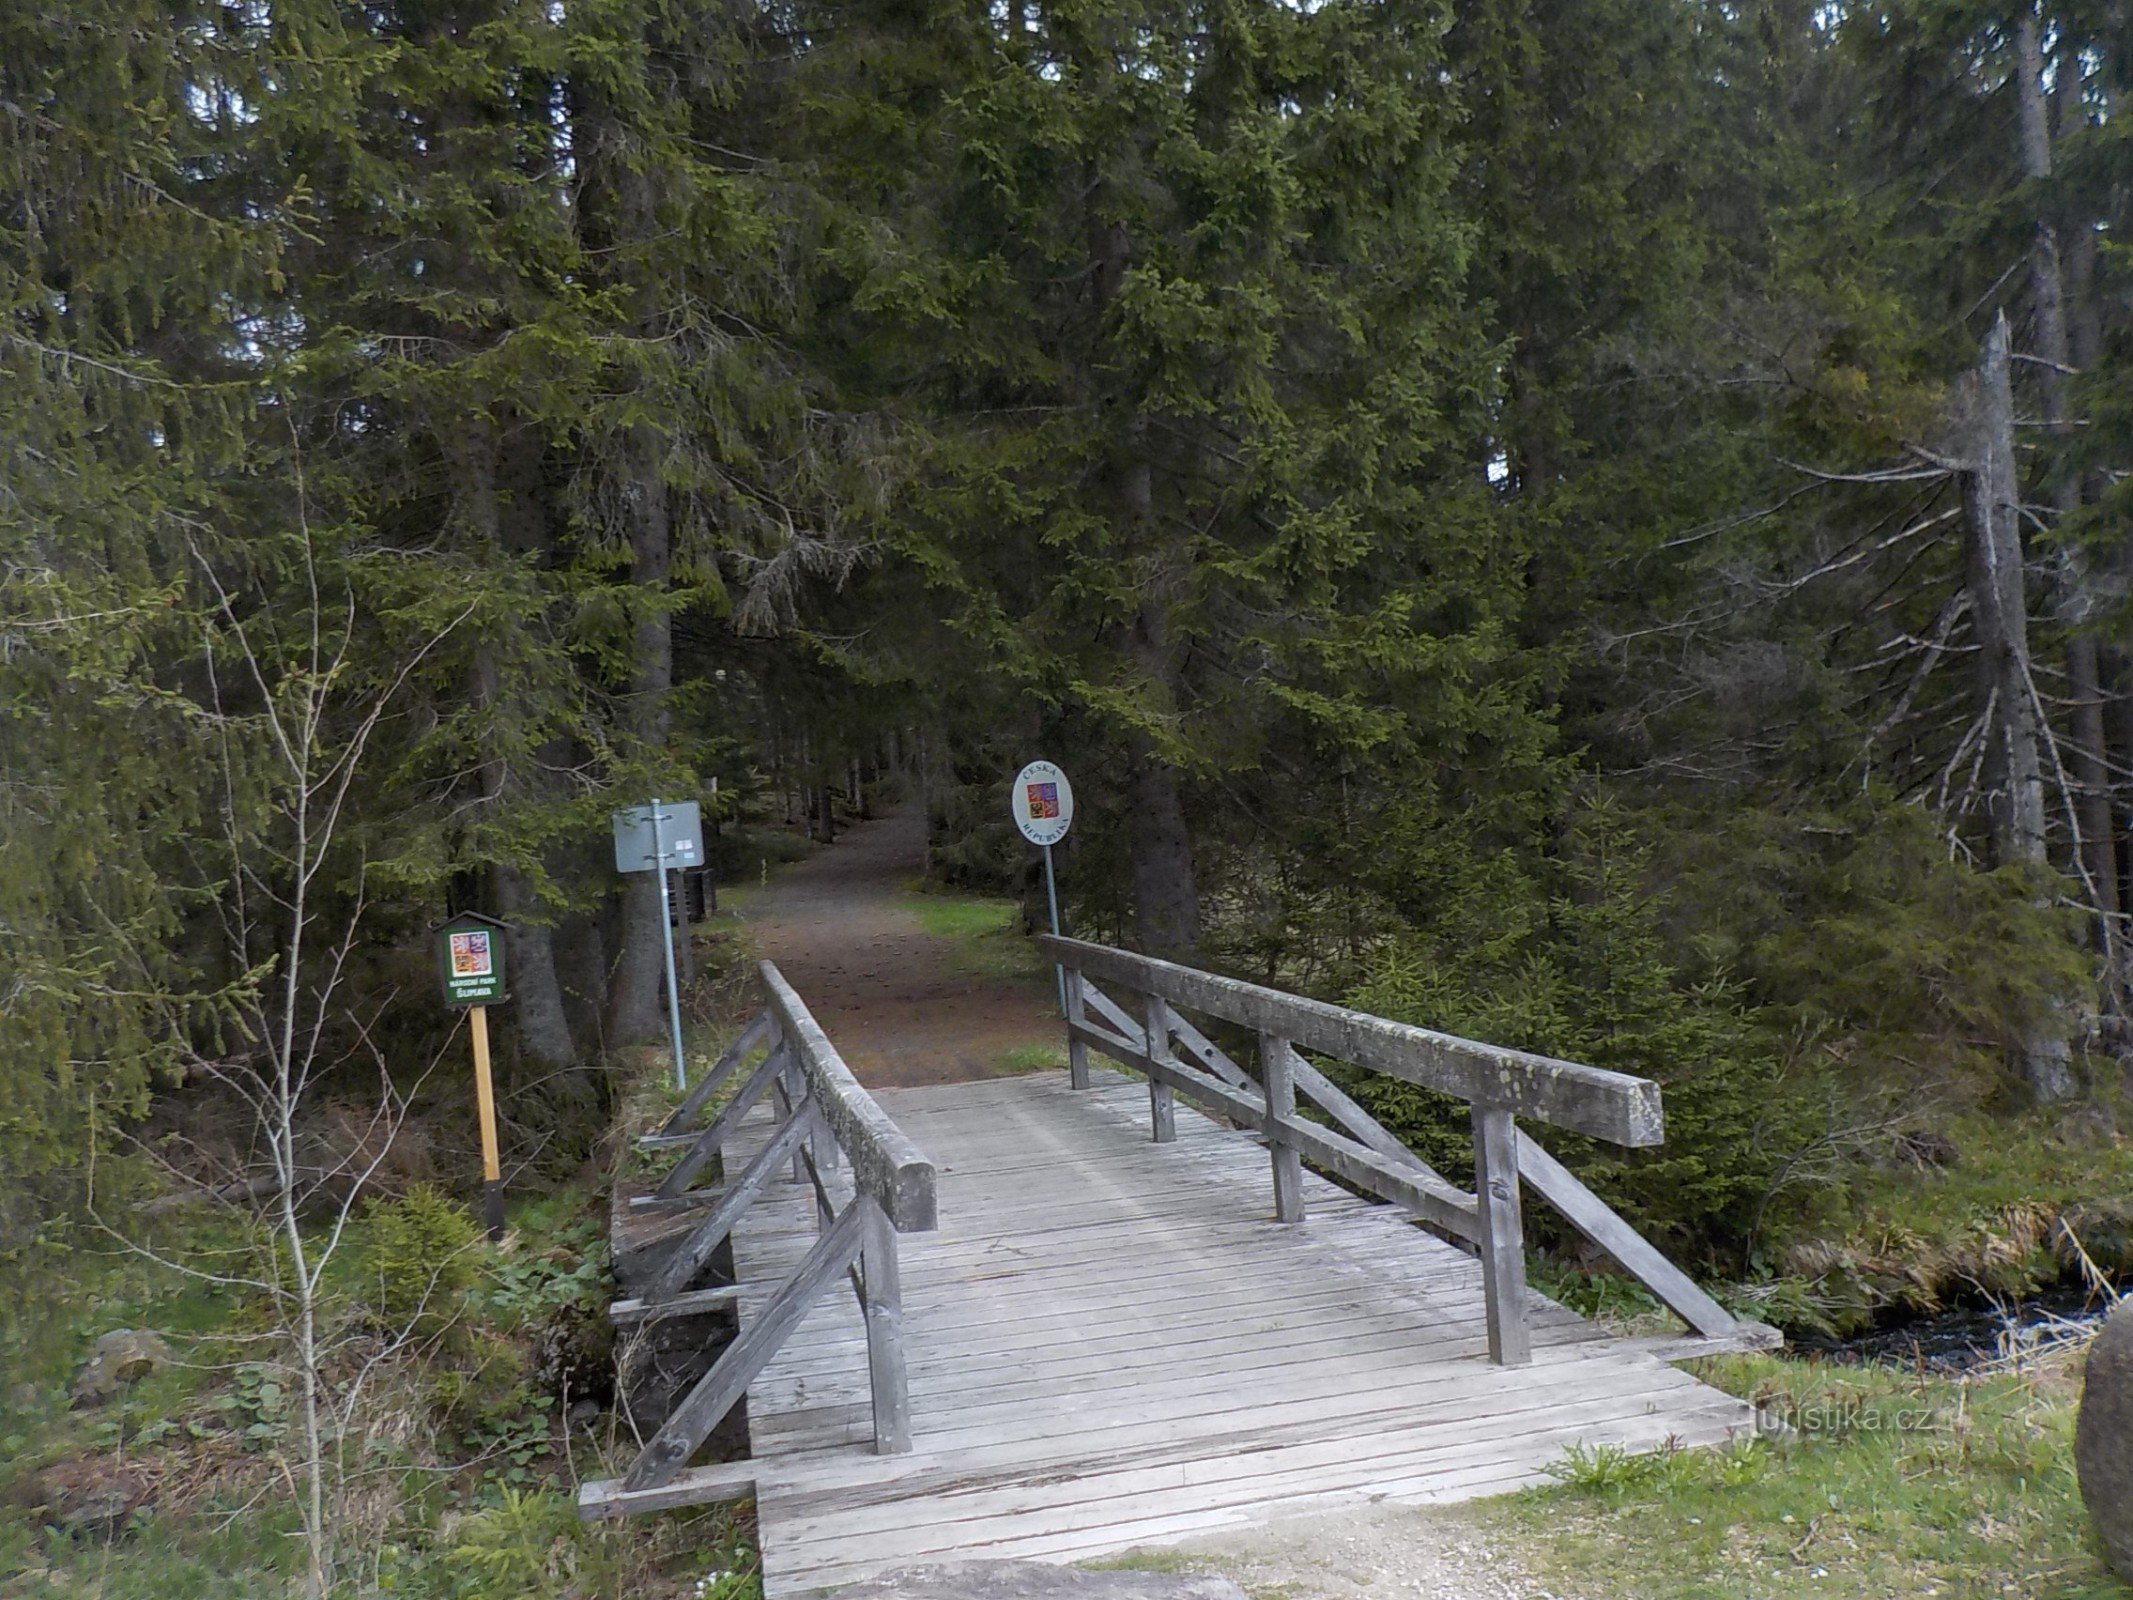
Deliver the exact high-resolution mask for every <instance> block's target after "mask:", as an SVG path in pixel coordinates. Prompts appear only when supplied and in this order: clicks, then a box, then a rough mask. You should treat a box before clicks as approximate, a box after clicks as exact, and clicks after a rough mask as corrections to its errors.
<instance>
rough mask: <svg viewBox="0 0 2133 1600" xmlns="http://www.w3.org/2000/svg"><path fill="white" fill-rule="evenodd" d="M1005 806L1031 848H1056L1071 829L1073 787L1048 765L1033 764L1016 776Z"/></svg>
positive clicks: (1072, 820)
mask: <svg viewBox="0 0 2133 1600" xmlns="http://www.w3.org/2000/svg"><path fill="white" fill-rule="evenodd" d="M1007 804H1008V809H1009V810H1011V811H1012V812H1014V814H1015V826H1016V827H1017V828H1020V829H1021V830H1022V837H1023V838H1025V839H1027V840H1028V841H1029V842H1030V843H1031V844H1043V845H1053V844H1057V843H1058V842H1059V841H1060V840H1061V839H1064V838H1065V837H1066V833H1067V829H1069V828H1071V827H1072V826H1073V825H1074V786H1073V785H1072V784H1071V783H1068V782H1067V775H1066V774H1065V773H1063V772H1061V771H1060V770H1059V769H1058V768H1057V767H1056V766H1054V765H1052V763H1051V762H1049V761H1032V762H1031V763H1030V764H1029V765H1028V766H1026V767H1024V768H1023V769H1022V770H1021V771H1020V772H1018V773H1016V774H1015V783H1014V787H1013V788H1012V789H1011V790H1009V792H1008V797H1007Z"/></svg>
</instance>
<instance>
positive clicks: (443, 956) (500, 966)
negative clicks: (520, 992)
mask: <svg viewBox="0 0 2133 1600" xmlns="http://www.w3.org/2000/svg"><path fill="white" fill-rule="evenodd" d="M437 975H438V977H439V978H441V979H442V980H443V982H444V1003H445V1004H446V1005H448V1006H493V1005H495V1004H496V1003H497V1002H498V1001H500V1000H502V999H504V998H505V993H504V924H502V923H501V922H498V921H497V920H496V919H495V918H494V917H485V916H483V915H482V914H481V913H480V912H478V911H466V912H462V913H460V915H458V916H456V917H454V918H452V919H451V920H450V921H449V922H443V923H440V924H438V927H437Z"/></svg>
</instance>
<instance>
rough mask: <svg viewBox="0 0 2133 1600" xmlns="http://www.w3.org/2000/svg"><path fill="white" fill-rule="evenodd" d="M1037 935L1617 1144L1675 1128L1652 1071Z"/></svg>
mask: <svg viewBox="0 0 2133 1600" xmlns="http://www.w3.org/2000/svg"><path fill="white" fill-rule="evenodd" d="M1037 944H1038V947H1039V949H1041V950H1042V951H1043V952H1044V954H1045V956H1046V957H1047V958H1048V959H1050V960H1053V961H1056V962H1058V963H1060V964H1061V965H1064V966H1067V967H1069V968H1072V969H1074V970H1077V971H1079V972H1081V973H1083V974H1084V975H1086V976H1088V977H1092V978H1100V979H1105V980H1108V981H1110V982H1114V983H1117V984H1119V985H1121V986H1122V987H1125V988H1129V989H1132V990H1135V991H1136V992H1138V993H1141V994H1152V995H1155V996H1157V997H1159V998H1161V999H1164V1000H1167V1001H1169V1002H1171V1003H1172V1004H1175V1005H1180V1006H1185V1007H1187V1008H1189V1009H1191V1010H1194V1011H1200V1012H1204V1013H1206V1014H1207V1015H1209V1016H1214V1017H1220V1018H1222V1019H1223V1020H1224V1021H1227V1022H1235V1023H1239V1024H1241V1025H1242V1026H1244V1027H1247V1028H1250V1029H1252V1030H1253V1031H1254V1032H1273V1033H1279V1034H1281V1035H1282V1036H1283V1037H1284V1038H1287V1039H1291V1040H1293V1041H1294V1042H1295V1043H1297V1044H1299V1045H1302V1046H1305V1047H1307V1048H1309V1049H1313V1050H1318V1051H1322V1052H1323V1053H1325V1054H1326V1055H1330V1056H1335V1057H1337V1058H1339V1059H1340V1060H1343V1061H1352V1062H1354V1063H1356V1064H1357V1065H1358V1066H1364V1067H1369V1068H1371V1069H1373V1070H1374V1071H1378V1072H1382V1073H1385V1074H1386V1075H1388V1076H1390V1077H1394V1078H1398V1079H1400V1080H1401V1081H1403V1082H1406V1083H1415V1084H1420V1085H1422V1086H1423V1087H1425V1088H1430V1089H1438V1090H1441V1091H1443V1092H1444V1093H1446V1094H1453V1095H1457V1096H1459V1097H1460V1098H1461V1099H1464V1100H1468V1101H1479V1102H1485V1103H1487V1104H1490V1105H1501V1106H1503V1107H1505V1108H1506V1109H1507V1110H1509V1111H1511V1112H1513V1113H1514V1114H1516V1115H1519V1116H1529V1117H1537V1118H1539V1119H1540V1120H1541V1121H1543V1122H1549V1123H1553V1124H1554V1125H1556V1126H1557V1127H1562V1128H1570V1129H1573V1130H1575V1131H1576V1132H1579V1133H1586V1134H1591V1135H1592V1136H1593V1137H1595V1138H1600V1139H1607V1140H1610V1141H1612V1142H1613V1143H1615V1144H1621V1145H1631V1146H1643V1145H1654V1144H1659V1143H1661V1142H1663V1141H1664V1139H1665V1136H1666V1122H1665V1117H1664V1115H1663V1113H1662V1112H1661V1109H1660V1102H1659V1086H1658V1085H1657V1084H1655V1083H1653V1082H1651V1081H1650V1080H1649V1079H1646V1078H1633V1077H1630V1076H1628V1075H1627V1074H1625V1073H1620V1072H1608V1071H1605V1070H1603V1069H1601V1068H1599V1067H1589V1066H1584V1065H1581V1064H1580V1063H1578V1062H1574V1061H1557V1060H1553V1059H1551V1058H1550V1057H1547V1056H1540V1055H1534V1054H1532V1053H1530V1052H1528V1051H1524V1050H1509V1049H1505V1048H1504V1047H1502V1046H1500V1045H1491V1044H1481V1043H1478V1042H1476V1041H1475V1040H1472V1039H1461V1038H1458V1037H1456V1036H1454V1035H1452V1034H1448V1033H1436V1032H1432V1031H1431V1030H1429V1029H1427V1028H1416V1027H1412V1026H1410V1025H1408V1024H1406V1023H1402V1022H1391V1021H1388V1020H1387V1019H1385V1018H1383V1017H1373V1016H1369V1015H1366V1014H1365V1013H1363V1012H1360V1011H1351V1010H1349V1009H1347V1008H1346V1007H1345V1006H1336V1005H1329V1004H1327V1003H1326V1002H1325V1001H1322V1000H1306V999H1304V998H1303V997H1301V996H1299V995H1292V994H1284V993H1282V992H1281V991H1280V990H1278V989H1267V988H1262V987H1261V986H1260V985H1258V984H1254V983H1245V982H1242V981H1240V980H1238V979H1235V978H1223V977H1217V976H1216V975H1215V974H1213V973H1209V972H1200V971H1197V970H1195V969H1194V968H1191V967H1183V966H1179V965H1177V964H1176V963H1175V962H1170V961H1159V960H1156V959H1155V958H1154V957H1152V956H1141V955H1134V954H1132V953H1131V952H1129V951H1125V950H1114V949H1111V948H1110V947H1109V946H1107V945H1098V944H1088V943H1085V942H1084V941H1082V940H1079V939H1063V938H1055V937H1054V936H1052V935H1050V934H1042V935H1039V937H1038V939H1037Z"/></svg>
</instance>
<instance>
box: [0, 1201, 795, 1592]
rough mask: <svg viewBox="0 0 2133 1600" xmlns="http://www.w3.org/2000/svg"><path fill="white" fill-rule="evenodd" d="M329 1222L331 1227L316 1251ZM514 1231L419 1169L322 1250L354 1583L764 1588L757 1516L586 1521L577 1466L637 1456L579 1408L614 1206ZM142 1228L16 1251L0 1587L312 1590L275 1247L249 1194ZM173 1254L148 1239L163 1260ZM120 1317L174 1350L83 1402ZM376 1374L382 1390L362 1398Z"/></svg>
mask: <svg viewBox="0 0 2133 1600" xmlns="http://www.w3.org/2000/svg"><path fill="white" fill-rule="evenodd" d="M331 1222H332V1219H331V1217H330V1215H328V1214H324V1213H321V1214H320V1215H318V1216H316V1217H314V1218H313V1219H312V1222H311V1225H310V1229H309V1232H310V1234H311V1243H312V1245H313V1248H314V1249H316V1248H317V1247H318V1246H319V1245H321V1244H322V1243H323V1241H324V1239H325V1236H326V1232H327V1230H328V1228H329V1227H330V1226H331ZM508 1223H509V1227H508V1231H507V1236H506V1239H505V1241H504V1243H503V1244H502V1245H493V1244H491V1243H490V1242H489V1241H488V1240H487V1239H486V1238H485V1237H484V1236H483V1235H482V1234H481V1232H480V1230H479V1229H478V1227H477V1226H476V1224H475V1221H474V1217H473V1210H472V1207H471V1205H470V1203H469V1197H467V1196H463V1195H453V1194H448V1193H445V1192H442V1191H440V1190H437V1189H434V1188H426V1187H421V1186H417V1187H416V1188H415V1189H413V1190H411V1191H409V1192H407V1193H404V1194H399V1195H380V1196H377V1197H374V1198H371V1199H368V1200H364V1201H361V1202H359V1203H358V1204H357V1206H356V1207H355V1208H354V1210H353V1212H352V1213H351V1216H350V1220H349V1222H348V1224H347V1226H346V1229H345V1232H344V1234H343V1236H342V1239H341V1242H340V1245H339V1247H338V1249H337V1251H336V1253H335V1254H334V1256H333V1258H332V1260H331V1262H330V1263H329V1265H328V1268H327V1271H326V1274H325V1277H324V1280H323V1283H322V1297H321V1312H320V1329H321V1351H322V1355H321V1370H322V1371H323V1373H324V1374H325V1376H326V1380H327V1382H328V1385H329V1387H330V1388H331V1389H332V1390H333V1392H334V1393H335V1394H336V1395H339V1396H347V1395H349V1394H351V1393H352V1392H354V1393H356V1394H357V1398H355V1399H354V1400H353V1401H351V1402H350V1404H349V1406H348V1410H347V1412H346V1414H345V1416H344V1417H342V1418H340V1419H338V1420H336V1419H334V1418H333V1417H331V1416H330V1415H329V1418H328V1423H327V1429H328V1437H327V1445H328V1453H329V1460H330V1462H331V1464H332V1466H331V1471H330V1473H329V1490H328V1498H329V1506H330V1513H329V1515H330V1520H331V1522H332V1524H333V1526H334V1528H335V1530H336V1542H337V1554H338V1560H337V1571H336V1585H337V1586H336V1588H335V1591H334V1592H335V1593H337V1594H347V1595H372V1594H375V1595H407V1596H419V1597H423V1600H503V1597H505V1596H510V1597H514V1600H518V1597H527V1600H548V1597H553V1600H562V1597H563V1596H565V1595H579V1596H583V1595H589V1594H617V1593H625V1592H627V1593H632V1594H645V1595H650V1596H660V1597H664V1596H673V1597H676V1600H679V1597H680V1596H682V1595H685V1594H687V1595H693V1594H695V1593H696V1592H697V1584H698V1581H699V1580H700V1579H701V1578H702V1577H703V1576H704V1575H705V1574H706V1573H708V1572H712V1571H723V1572H728V1573H736V1574H739V1575H740V1576H738V1577H735V1578H733V1579H731V1580H730V1581H728V1582H726V1584H725V1587H723V1588H716V1587H714V1588H713V1589H710V1590H707V1591H705V1592H706V1593H708V1594H713V1595H716V1596H717V1600H744V1597H746V1596H752V1595H754V1594H757V1593H759V1589H757V1588H756V1587H754V1583H755V1580H754V1578H753V1576H752V1574H753V1571H754V1557H753V1553H752V1552H753V1544H752V1536H751V1534H750V1530H749V1527H748V1523H747V1517H746V1514H745V1511H735V1510H733V1509H730V1508H728V1509H719V1510H715V1511H712V1512H707V1513H704V1514H702V1515H699V1516H696V1517H693V1518H659V1519H644V1520H639V1521H636V1522H632V1523H628V1524H625V1525H623V1526H621V1527H619V1528H614V1527H597V1528H588V1527H585V1526H582V1525H581V1524H579V1522H578V1520H577V1516H576V1511H575V1492H576V1485H577V1483H578V1481H579V1480H580V1478H581V1477H583V1476H590V1475H594V1473H595V1472H596V1471H597V1470H600V1467H601V1463H602V1462H603V1461H606V1460H612V1459H614V1458H617V1457H619V1456H621V1455H623V1454H626V1453H627V1451H628V1450H629V1449H630V1448H631V1447H632V1445H633V1443H634V1441H633V1439H631V1438H630V1437H628V1430H627V1429H626V1428H625V1427H623V1426H622V1425H621V1423H620V1422H619V1420H618V1419H617V1418H616V1417H615V1416H614V1415H613V1414H612V1412H606V1411H603V1412H601V1413H600V1414H599V1415H597V1416H591V1417H585V1416H580V1417H579V1418H577V1419H576V1421H575V1424H573V1423H572V1422H571V1421H570V1420H569V1419H568V1417H567V1409H568V1406H569V1403H570V1401H571V1400H572V1398H573V1397H576V1398H579V1399H583V1398H585V1397H586V1395H587V1392H588V1390H600V1389H602V1379H603V1378H604V1376H605V1371H604V1370H603V1369H606V1368H607V1367H608V1364H609V1363H610V1360H611V1357H610V1354H609V1352H608V1349H607V1346H606V1342H605V1333H606V1321H605V1317H604V1316H603V1315H602V1314H601V1313H602V1311H603V1310H604V1307H605V1304H606V1302H607V1300H608V1299H609V1298H611V1297H612V1285H611V1283H610V1281H609V1279H608V1275H607V1269H606V1252H605V1232H606V1230H605V1204H604V1197H602V1196H600V1195H598V1194H595V1193H593V1192H590V1191H587V1190H584V1189H577V1188H571V1189H561V1190H556V1191H552V1192H548V1193H542V1194H533V1195H521V1196H517V1197H514V1199H513V1201H512V1204H511V1206H510V1210H509V1213H508ZM129 1245H131V1246H134V1247H135V1248H129V1247H128V1246H122V1245H121V1244H119V1243H118V1242H117V1241H115V1240H112V1239H110V1238H109V1237H108V1236H104V1235H99V1234H96V1233H93V1232H89V1231H86V1230H81V1231H78V1232H77V1234H76V1235H75V1236H74V1237H73V1238H72V1239H71V1241H70V1242H69V1245H68V1246H67V1247H56V1246H55V1247H52V1248H49V1249H47V1250H45V1251H44V1252H42V1253H41V1254H39V1255H38V1256H36V1257H34V1258H27V1259H21V1258H18V1259H17V1260H15V1261H13V1262H11V1263H9V1267H10V1281H11V1284H12V1292H11V1293H10V1294H9V1296H7V1297H6V1302H5V1305H4V1307H0V1373H4V1379H0V1595H5V1596H7V1597H9V1600H14V1597H17V1596H21V1597H26V1600H27V1597H36V1600H45V1597H54V1600H56V1597H59V1596H67V1597H70V1600H71V1597H74V1596H83V1595H95V1596H98V1597H99V1600H130V1597H134V1596H138V1597H140V1600H188V1597H192V1596H199V1597H201V1600H227V1597H237V1600H249V1597H251V1596H261V1597H266V1596H275V1597H284V1596H286V1595H288V1594H290V1593H292V1592H297V1590H299V1589H300V1587H301V1580H302V1578H303V1573H304V1548H305V1546H304V1541H303V1538H302V1529H301V1527H300V1524H299V1520H298V1517H297V1515H296V1510H295V1507H296V1505H297V1503H298V1502H297V1498H296V1495H295V1494H294V1493H292V1489H293V1488H294V1486H296V1485H298V1484H300V1483H301V1481H302V1479H303V1476H304V1467H303V1461H304V1455H303V1431H302V1426H301V1409H300V1405H299V1383H298V1377H297V1368H296V1367H295V1366H294V1365H293V1363H292V1361H291V1347H290V1345H289V1343H288V1340H287V1338H286V1336H285V1335H284V1334H283V1333H282V1332H281V1331H280V1327H279V1324H278V1320H277V1318H276V1315H275V1313H274V1310H273V1307H272V1303H271V1300H270V1297H269V1296H268V1295H266V1294H265V1293H264V1292H262V1291H261V1290H260V1289H259V1288H258V1287H256V1285H247V1284H245V1283H242V1282H236V1281H229V1282H218V1281H215V1280H216V1279H218V1278H220V1279H228V1280H239V1279H247V1278H250V1279H259V1278H263V1277H269V1276H271V1275H272V1274H273V1273H274V1272H275V1271H276V1270H277V1263H276V1252H275V1249H274V1247H273V1246H272V1244H271V1243H269V1242H266V1241H263V1240H262V1238H261V1237H260V1236H259V1235H258V1234H257V1233H255V1232H253V1231H252V1230H251V1229H249V1228H248V1227H247V1226H246V1225H245V1223H244V1220H243V1219H241V1218H239V1217H237V1216H236V1215H234V1214H232V1213H226V1212H213V1211H201V1212H195V1213H191V1214H180V1215H178V1216H174V1217H171V1218H167V1219H164V1220H163V1221H161V1222H160V1223H157V1224H154V1225H151V1226H148V1227H145V1228H144V1229H143V1230H142V1231H141V1232H140V1233H139V1235H138V1236H137V1237H135V1238H133V1239H131V1240H130V1241H129ZM151 1251H152V1252H153V1254H149V1253H146V1252H151ZM115 1329H137V1330H147V1331H152V1332H154V1333H156V1334H158V1335H160V1336H161V1337H162V1338H163V1339H164V1340H165V1341H166V1342H167V1343H168V1345H169V1347H170V1350H171V1352H172V1357H173V1359H172V1361H171V1363H170V1365H168V1366H167V1367H165V1368H163V1369H162V1370H159V1371H155V1372H153V1373H151V1374H149V1375H147V1376H145V1377H141V1378H139V1379H137V1380H136V1381H134V1382H132V1383H130V1384H127V1385H125V1386H123V1387H122V1388H121V1389H120V1391H119V1393H118V1394H117V1395H116V1396H115V1397H114V1398H112V1399H110V1400H108V1401H106V1402H104V1403H103V1404H99V1405H87V1406H81V1407H77V1406H74V1405H73V1404H72V1403H71V1393H70V1386H71V1384H72V1382H73V1379H74V1376H75V1374H76V1372H77V1371H78V1370H79V1369H80V1367H81V1365H82V1362H83V1360H84V1358H85V1357H86V1355H87V1353H88V1350H89V1348H90V1346H91V1345H92V1344H93V1343H94V1342H95V1340H96V1339H97V1338H98V1336H100V1335H102V1334H104V1333H107V1332H110V1331H113V1330H115ZM359 1376H360V1377H361V1379H362V1384H363V1387H362V1388H361V1390H360V1391H359V1392H358V1391H351V1389H350V1387H349V1386H350V1385H351V1384H352V1383H353V1382H354V1381H355V1380H356V1379H357V1378H358V1377H359Z"/></svg>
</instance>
